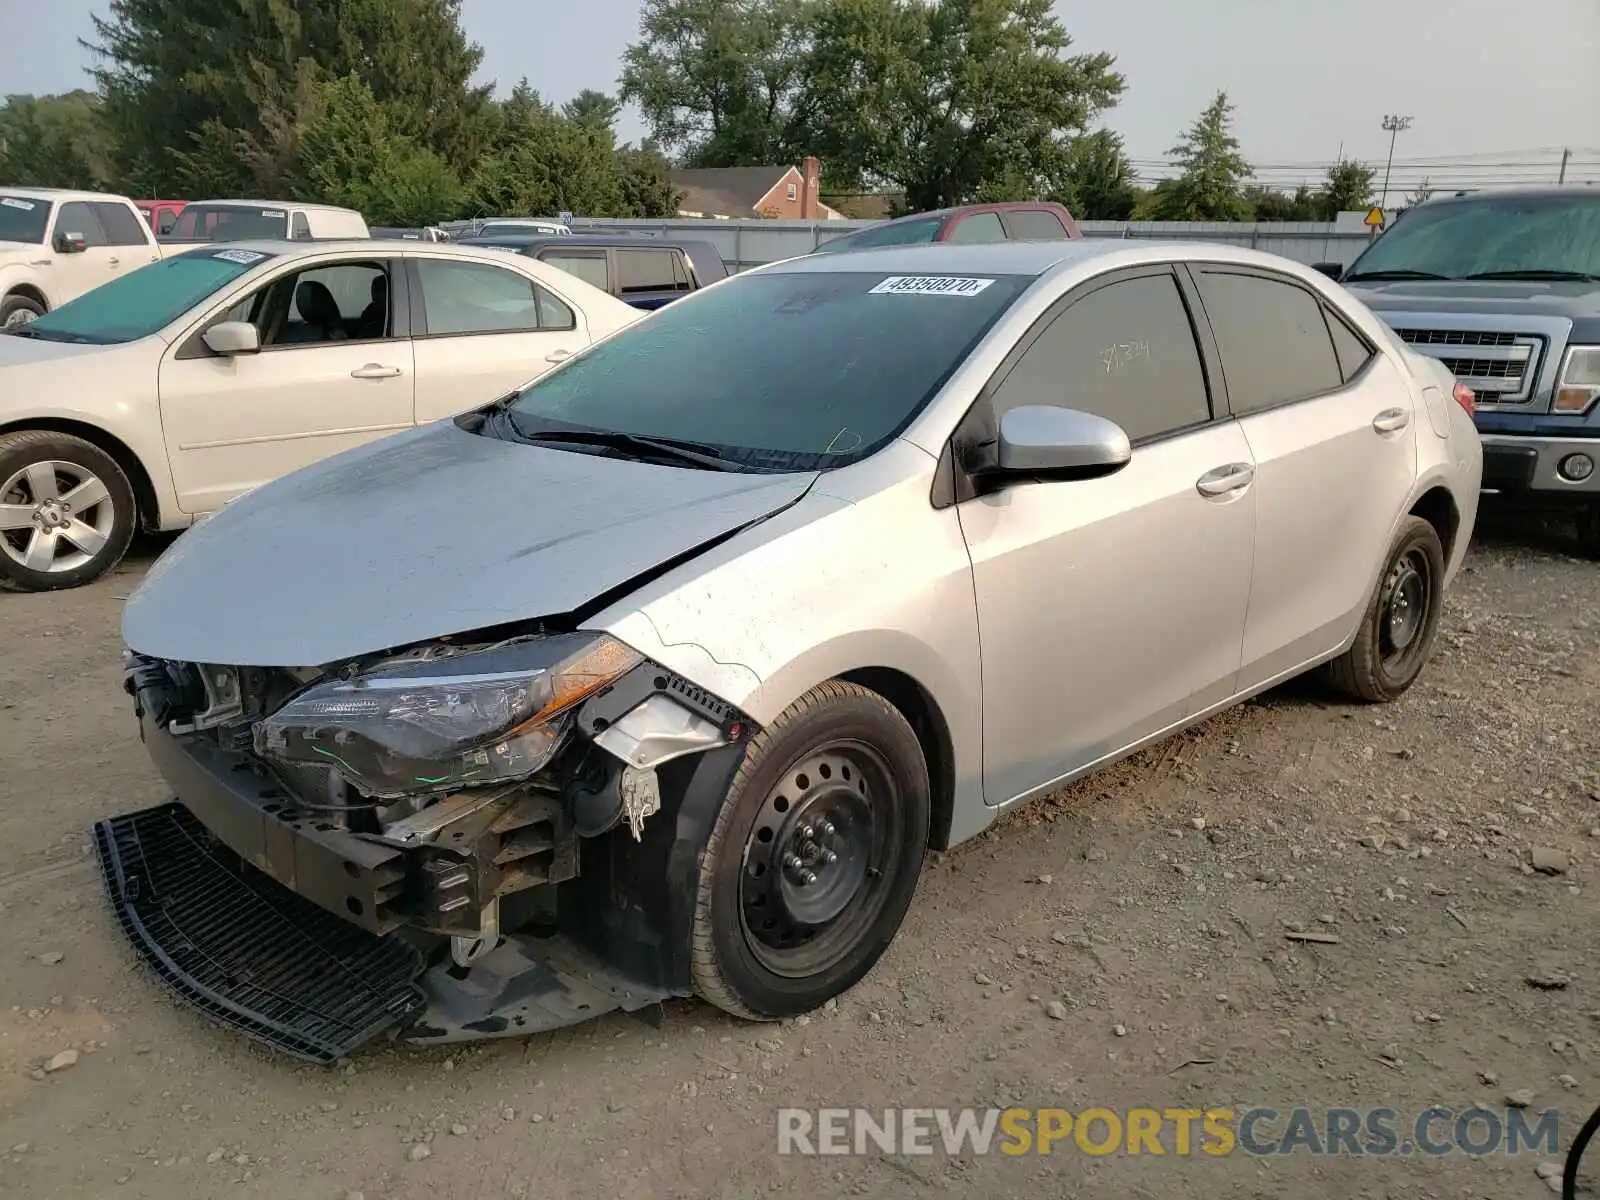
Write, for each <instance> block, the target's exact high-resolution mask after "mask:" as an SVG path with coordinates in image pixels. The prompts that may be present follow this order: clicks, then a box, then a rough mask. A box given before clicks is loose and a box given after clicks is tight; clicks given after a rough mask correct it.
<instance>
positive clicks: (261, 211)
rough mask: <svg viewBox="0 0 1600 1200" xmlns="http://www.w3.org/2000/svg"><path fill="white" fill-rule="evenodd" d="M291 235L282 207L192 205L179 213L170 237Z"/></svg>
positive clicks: (222, 239) (236, 238)
mask: <svg viewBox="0 0 1600 1200" xmlns="http://www.w3.org/2000/svg"><path fill="white" fill-rule="evenodd" d="M288 235H289V214H288V212H287V210H285V209H281V208H256V207H255V206H253V205H249V206H247V205H239V204H190V205H188V206H187V207H185V208H184V210H183V212H181V213H179V214H178V223H177V224H176V225H174V226H173V227H172V234H171V236H172V237H174V238H177V239H179V240H183V239H189V240H191V241H205V242H237V241H245V240H251V241H253V240H256V239H258V238H259V239H267V238H282V237H287V236H288Z"/></svg>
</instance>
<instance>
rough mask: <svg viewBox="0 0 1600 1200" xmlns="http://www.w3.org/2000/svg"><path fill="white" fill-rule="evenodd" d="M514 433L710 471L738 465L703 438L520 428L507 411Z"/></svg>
mask: <svg viewBox="0 0 1600 1200" xmlns="http://www.w3.org/2000/svg"><path fill="white" fill-rule="evenodd" d="M509 415H510V417H511V423H512V425H513V426H514V427H516V431H517V435H518V436H519V437H520V438H521V440H523V441H525V442H534V443H539V442H545V443H550V444H554V445H562V444H566V445H569V446H596V447H599V448H601V449H606V450H617V451H620V452H621V453H623V454H627V455H630V456H632V457H635V458H641V459H649V458H657V459H667V460H668V461H670V462H676V463H682V464H684V465H686V466H692V467H701V468H704V469H708V470H712V471H732V470H736V469H737V468H736V467H735V466H734V465H733V464H732V463H730V462H729V461H728V460H727V458H726V456H725V455H723V453H722V452H721V451H720V450H718V449H717V448H716V447H715V446H708V445H707V444H706V443H704V442H691V441H687V440H684V439H681V438H662V437H649V436H647V435H645V434H642V433H621V432H617V431H613V430H589V429H526V430H525V429H523V428H521V427H520V425H518V423H517V420H516V414H515V413H510V414H509Z"/></svg>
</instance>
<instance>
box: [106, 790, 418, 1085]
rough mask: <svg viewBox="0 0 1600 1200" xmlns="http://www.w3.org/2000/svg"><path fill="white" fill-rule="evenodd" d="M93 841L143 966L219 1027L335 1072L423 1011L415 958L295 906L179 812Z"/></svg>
mask: <svg viewBox="0 0 1600 1200" xmlns="http://www.w3.org/2000/svg"><path fill="white" fill-rule="evenodd" d="M94 838H95V849H96V851H97V852H98V854H99V858H100V868H101V871H102V873H103V874H104V876H105V882H106V890H107V891H108V892H109V894H110V897H111V905H112V908H113V909H115V911H116V914H117V919H118V920H119V921H121V923H122V928H123V931H124V932H125V933H126V934H127V936H128V940H129V941H131V942H132V943H133V947H134V949H135V950H136V951H137V952H138V955H139V957H140V959H141V960H143V961H144V963H145V964H146V965H147V966H149V967H150V968H151V969H152V970H154V971H155V972H156V974H157V975H158V976H159V977H160V979H161V981H162V983H164V984H165V985H166V986H167V988H168V989H170V990H171V991H172V992H174V993H175V994H176V995H177V996H178V997H179V998H180V999H182V1000H185V1001H187V1002H188V1003H190V1004H192V1005H194V1006H195V1007H196V1008H198V1009H199V1010H200V1011H201V1012H203V1013H204V1014H205V1015H206V1016H208V1017H210V1018H212V1019H213V1020H215V1021H218V1022H220V1023H221V1024H223V1025H226V1026H228V1027H229V1028H231V1029H235V1030H237V1031H239V1032H240V1033H243V1034H246V1035H247V1036H249V1037H252V1038H255V1039H256V1040H257V1041H261V1042H265V1043H266V1044H268V1045H270V1046H274V1047H276V1048H277V1049H279V1050H283V1051H285V1052H287V1053H289V1054H292V1055H294V1056H295V1057H297V1058H302V1059H305V1060H307V1061H310V1062H314V1063H319V1064H322V1065H328V1064H330V1063H333V1062H335V1061H337V1060H338V1059H340V1058H342V1057H344V1056H345V1055H347V1054H348V1053H350V1051H352V1050H354V1049H356V1048H357V1047H359V1046H362V1045H364V1044H366V1043H367V1042H370V1041H371V1040H372V1039H373V1038H375V1037H377V1036H378V1035H379V1034H381V1033H383V1032H384V1031H386V1030H388V1029H390V1028H391V1027H393V1026H396V1025H398V1024H400V1023H401V1022H403V1021H405V1020H407V1019H408V1018H410V1017H411V1016H413V1015H414V1014H415V1013H416V1012H417V1011H418V1010H419V1009H421V1008H422V1007H423V1003H424V1000H423V995H422V991H421V989H420V988H419V987H418V986H417V984H416V980H417V977H418V976H419V975H420V974H421V972H422V965H423V964H422V961H421V958H420V956H419V955H418V953H417V951H416V949H415V948H414V947H412V946H410V945H409V944H407V943H406V942H404V941H402V940H401V939H399V938H396V937H386V938H379V937H374V936H373V935H372V934H370V933H367V932H366V931H365V930H362V929H358V928H356V926H354V925H352V924H350V923H349V922H347V921H344V920H341V919H340V918H339V917H336V916H334V915H333V914H332V913H329V912H327V911H325V910H324V909H321V908H319V907H318V906H316V905H315V904H312V903H311V902H310V901H309V900H305V899H303V898H302V897H300V896H297V895H295V894H294V893H293V892H291V891H289V890H288V889H287V888H285V887H283V886H282V885H281V884H279V883H277V882H275V881H274V880H272V879H269V878H268V877H267V876H266V875H264V874H262V873H261V872H260V871H258V870H256V869H255V868H254V867H252V866H250V865H249V864H248V863H246V862H245V861H244V860H243V859H241V858H240V857H239V856H238V855H236V854H234V853H233V852H232V851H231V850H229V849H228V848H227V847H225V846H223V845H221V844H220V843H218V842H217V841H215V839H213V838H212V837H211V836H210V835H209V834H208V833H207V832H206V830H205V827H204V826H202V825H201V824H200V822H198V821H197V820H195V818H194V817H193V816H192V815H191V814H190V813H189V810H188V809H186V808H184V807H183V806H182V805H181V804H175V803H174V804H163V805H160V806H159V807H157V808H148V809H145V810H144V811H143V812H136V813H131V814H129V815H127V816H121V817H112V818H109V819H108V820H105V821H101V822H99V823H98V824H97V825H95V827H94Z"/></svg>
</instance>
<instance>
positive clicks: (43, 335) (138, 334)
mask: <svg viewBox="0 0 1600 1200" xmlns="http://www.w3.org/2000/svg"><path fill="white" fill-rule="evenodd" d="M271 257H272V255H270V254H265V253H263V252H261V251H259V250H197V251H191V252H190V253H188V254H179V255H176V256H175V257H173V258H164V259H162V260H161V261H160V262H154V263H150V264H149V265H148V266H143V267H140V268H139V269H138V270H136V271H130V272H128V274H126V275H122V276H119V277H118V278H116V279H113V280H112V281H111V282H110V283H103V284H101V285H100V286H99V287H97V288H95V289H94V290H93V291H90V292H85V293H84V294H83V295H81V296H79V297H78V298H77V299H76V300H69V301H67V303H65V304H63V305H62V306H61V307H60V308H57V309H53V310H51V311H50V312H47V313H45V314H44V315H43V316H42V317H36V318H34V319H33V320H32V321H29V322H28V323H27V324H26V325H22V326H19V327H17V328H16V329H15V330H14V331H13V332H14V333H15V335H16V336H18V337H29V338H39V339H41V340H44V341H49V342H87V343H90V344H92V345H97V346H109V345H120V344H121V343H123V342H133V341H137V340H138V339H139V338H142V337H149V336H150V335H151V334H152V333H154V332H155V331H156V330H158V329H161V328H164V327H165V326H167V325H169V324H171V323H172V322H173V321H176V320H177V319H178V318H179V317H181V316H182V315H183V314H184V313H186V312H188V311H189V310H190V309H191V308H193V307H194V306H195V305H196V304H199V303H200V302H201V301H202V300H204V299H205V298H206V297H207V296H210V295H212V294H213V293H215V292H217V291H220V290H221V289H222V288H224V287H226V286H227V285H228V284H230V283H232V282H233V281H234V280H235V279H237V278H239V276H241V275H243V274H244V273H245V272H246V271H249V270H251V269H253V268H254V267H256V266H258V265H259V264H261V263H263V262H265V261H266V260H267V259H269V258H271Z"/></svg>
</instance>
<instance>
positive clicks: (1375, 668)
mask: <svg viewBox="0 0 1600 1200" xmlns="http://www.w3.org/2000/svg"><path fill="white" fill-rule="evenodd" d="M1415 576H1420V577H1421V586H1422V589H1423V591H1422V594H1421V595H1420V596H1418V595H1410V597H1409V599H1407V596H1408V592H1407V591H1406V589H1408V588H1410V587H1411V585H1412V581H1413V578H1414V577H1415ZM1400 600H1406V603H1405V604H1404V606H1403V607H1401V606H1400V605H1399V603H1398V602H1399V601H1400ZM1443 610H1444V546H1443V545H1441V544H1440V542H1439V533H1438V531H1437V530H1436V529H1434V527H1433V526H1432V525H1430V524H1428V522H1426V521H1424V520H1423V519H1422V518H1421V517H1407V518H1406V519H1405V521H1404V522H1403V523H1402V524H1401V526H1400V531H1399V533H1398V534H1396V535H1395V539H1394V544H1393V545H1392V546H1391V547H1390V549H1389V556H1388V557H1387V558H1386V559H1385V560H1384V567H1383V575H1382V576H1381V577H1380V578H1379V580H1378V586H1377V588H1376V589H1375V590H1374V591H1373V594H1372V599H1371V600H1370V601H1369V602H1368V604H1367V611H1366V613H1365V614H1364V615H1363V616H1362V618H1361V630H1360V632H1359V633H1357V634H1356V640H1355V642H1354V644H1353V645H1351V647H1350V649H1348V650H1346V651H1345V652H1344V653H1343V654H1342V655H1340V656H1339V657H1338V658H1336V659H1334V660H1333V661H1332V662H1330V663H1329V664H1328V665H1327V667H1326V668H1325V669H1324V674H1325V678H1326V679H1327V680H1328V682H1329V683H1330V684H1331V685H1332V686H1333V687H1335V688H1337V689H1338V690H1339V691H1341V692H1343V693H1344V694H1345V695H1347V696H1350V697H1352V698H1354V699H1357V700H1364V701H1366V702H1367V703H1369V704H1387V703H1388V702H1389V701H1391V700H1398V699H1399V698H1400V697H1401V696H1403V695H1405V693H1406V691H1407V690H1408V689H1409V688H1410V687H1411V685H1412V684H1413V683H1415V682H1416V681H1417V676H1418V675H1420V674H1421V673H1422V668H1423V667H1424V666H1425V665H1426V664H1427V661H1428V657H1429V655H1430V654H1432V652H1433V640H1434V636H1435V635H1436V634H1437V633H1438V631H1439V614H1440V613H1441V612H1442V611H1443ZM1407 611H1409V612H1412V613H1419V614H1420V615H1417V616H1415V617H1414V618H1405V617H1404V616H1403V613H1404V612H1407ZM1408 619H1414V620H1415V621H1416V622H1417V623H1416V626H1415V628H1414V629H1413V630H1412V632H1411V634H1410V636H1409V637H1408V638H1406V639H1405V640H1404V642H1403V644H1399V645H1397V643H1396V640H1395V637H1394V636H1393V633H1394V631H1395V630H1396V629H1397V628H1403V627H1404V622H1405V621H1406V620H1408Z"/></svg>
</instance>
